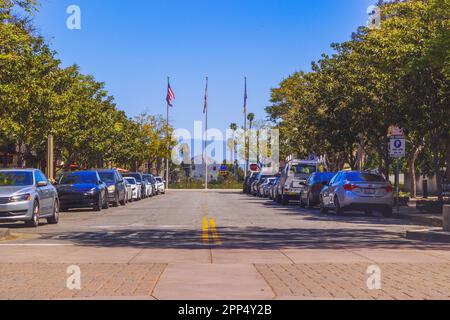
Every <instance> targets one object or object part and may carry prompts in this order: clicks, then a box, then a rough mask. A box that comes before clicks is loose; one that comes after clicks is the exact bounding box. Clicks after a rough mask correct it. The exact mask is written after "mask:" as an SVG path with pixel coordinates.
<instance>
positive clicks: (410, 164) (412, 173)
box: [408, 147, 420, 198]
mask: <svg viewBox="0 0 450 320" xmlns="http://www.w3.org/2000/svg"><path fill="white" fill-rule="evenodd" d="M419 153H420V147H414V148H413V150H412V152H411V155H410V157H409V159H408V167H409V175H410V177H411V182H410V189H411V198H416V197H417V183H416V160H417V157H418V156H419Z"/></svg>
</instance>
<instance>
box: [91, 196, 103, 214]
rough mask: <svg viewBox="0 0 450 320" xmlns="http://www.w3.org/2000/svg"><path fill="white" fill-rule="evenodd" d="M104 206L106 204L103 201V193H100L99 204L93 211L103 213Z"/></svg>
mask: <svg viewBox="0 0 450 320" xmlns="http://www.w3.org/2000/svg"><path fill="white" fill-rule="evenodd" d="M104 205H105V202H104V200H103V196H102V193H101V192H100V193H99V194H98V198H97V204H95V205H94V206H93V207H92V209H93V210H94V211H97V212H100V211H102V207H103V206H104Z"/></svg>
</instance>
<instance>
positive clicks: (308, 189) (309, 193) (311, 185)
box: [300, 172, 336, 209]
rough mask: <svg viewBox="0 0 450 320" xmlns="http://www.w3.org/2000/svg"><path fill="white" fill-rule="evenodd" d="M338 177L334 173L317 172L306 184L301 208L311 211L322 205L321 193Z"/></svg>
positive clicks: (301, 193)
mask: <svg viewBox="0 0 450 320" xmlns="http://www.w3.org/2000/svg"><path fill="white" fill-rule="evenodd" d="M335 175H336V173H333V172H315V173H313V174H312V175H311V176H310V177H309V179H308V180H307V181H306V183H305V184H304V188H302V191H301V192H300V206H301V207H307V208H309V209H311V208H313V207H314V206H317V205H318V204H319V203H320V192H321V191H322V189H323V188H324V187H325V186H327V185H328V183H329V182H330V180H331V179H333V177H334V176H335Z"/></svg>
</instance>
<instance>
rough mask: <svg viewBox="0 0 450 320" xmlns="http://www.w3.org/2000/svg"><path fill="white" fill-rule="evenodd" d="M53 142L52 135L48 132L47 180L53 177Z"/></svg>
mask: <svg viewBox="0 0 450 320" xmlns="http://www.w3.org/2000/svg"><path fill="white" fill-rule="evenodd" d="M53 150H54V142H53V135H51V134H49V135H48V138H47V172H46V173H47V178H48V179H49V180H54V179H55V172H54V167H53V166H54V153H53V152H54V151H53Z"/></svg>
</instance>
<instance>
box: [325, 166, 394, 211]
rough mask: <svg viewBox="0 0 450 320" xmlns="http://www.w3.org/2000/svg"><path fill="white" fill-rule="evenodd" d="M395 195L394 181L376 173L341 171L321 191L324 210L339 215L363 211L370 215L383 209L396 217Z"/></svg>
mask: <svg viewBox="0 0 450 320" xmlns="http://www.w3.org/2000/svg"><path fill="white" fill-rule="evenodd" d="M393 206H394V194H393V189H392V186H391V183H390V182H389V181H387V180H386V179H385V178H384V177H383V176H382V175H380V174H377V173H374V172H361V171H341V172H339V173H337V174H336V175H335V176H334V177H333V179H331V181H330V183H329V184H328V186H326V187H325V188H324V189H323V190H322V192H321V193H320V209H321V212H322V213H328V210H329V209H333V210H335V212H336V213H337V214H343V213H344V212H345V211H349V210H358V211H359V210H360V211H364V212H365V213H366V214H368V215H370V214H372V212H373V211H374V210H379V211H381V212H382V213H383V215H384V216H385V217H392V208H393Z"/></svg>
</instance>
